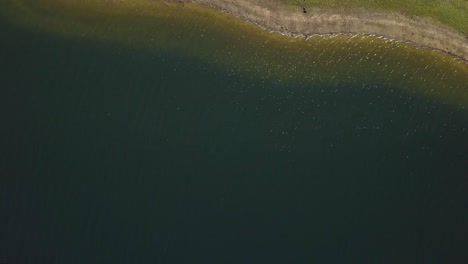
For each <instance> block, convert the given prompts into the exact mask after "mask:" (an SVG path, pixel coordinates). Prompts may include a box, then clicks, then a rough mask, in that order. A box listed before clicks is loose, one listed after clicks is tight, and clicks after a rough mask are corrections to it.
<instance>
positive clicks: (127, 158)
mask: <svg viewBox="0 0 468 264" xmlns="http://www.w3.org/2000/svg"><path fill="white" fill-rule="evenodd" d="M0 34H1V36H2V41H1V42H0V58H1V64H0V67H1V72H0V82H1V87H2V88H1V96H0V110H1V111H0V113H1V114H0V117H1V124H2V125H1V129H0V133H1V139H0V140H1V141H0V143H1V148H0V157H1V160H0V174H1V176H0V191H1V192H0V244H1V247H0V263H310V262H313V263H314V262H316V263H352V262H356V263H463V262H464V261H466V260H468V258H467V256H468V254H467V253H466V245H467V242H468V236H467V235H468V232H467V231H468V229H467V228H466V223H467V221H468V213H467V212H468V211H467V209H468V208H467V205H468V195H467V194H466V189H467V187H468V178H467V177H468V151H467V150H468V131H467V128H468V112H467V111H466V110H463V109H459V108H455V107H451V106H450V105H446V104H444V103H443V102H440V101H438V102H436V101H431V100H430V99H427V98H424V97H420V96H418V94H417V93H414V94H412V93H408V92H405V93H404V94H403V93H399V91H400V90H399V89H397V88H398V87H391V85H390V87H389V86H388V84H386V85H385V86H382V87H367V86H366V85H363V83H360V82H358V81H357V82H355V84H354V85H346V86H344V85H339V84H338V85H330V86H329V87H328V86H323V87H314V86H313V84H307V85H302V86H300V85H292V84H288V85H286V84H285V85H281V84H278V83H277V82H275V81H274V80H271V81H268V80H261V81H260V80H258V79H255V78H254V77H246V76H242V75H236V74H232V71H231V69H220V68H216V67H213V66H211V65H209V64H205V63H203V62H200V61H195V60H191V59H189V58H186V57H181V56H177V55H176V54H154V53H151V54H149V53H144V52H141V51H134V50H131V49H121V48H116V47H108V46H104V45H102V46H99V45H96V44H92V43H86V42H79V41H77V40H74V41H71V40H64V39H60V38H53V37H48V36H44V35H35V34H33V33H28V32H23V31H21V30H19V29H16V28H13V27H10V26H7V25H3V26H2V27H1V32H0ZM383 78H384V77H383ZM385 80H386V83H388V80H387V78H386V77H385ZM349 83H351V82H349ZM396 83H397V82H396ZM393 88H395V89H393ZM390 91H391V92H390Z"/></svg>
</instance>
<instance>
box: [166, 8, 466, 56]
mask: <svg viewBox="0 0 468 264" xmlns="http://www.w3.org/2000/svg"><path fill="white" fill-rule="evenodd" d="M166 1H167V2H181V3H196V4H203V5H207V6H211V7H214V8H216V9H219V10H222V11H224V12H226V13H229V14H232V15H234V16H236V17H239V18H241V19H244V20H247V21H249V22H252V23H255V24H257V25H258V26H260V27H262V28H264V29H266V30H269V31H273V32H278V33H281V34H284V35H287V36H291V37H306V38H307V37H310V36H313V35H327V34H331V35H333V34H365V35H378V36H382V37H386V38H389V39H394V40H399V41H405V42H410V43H412V44H415V45H418V46H423V47H427V48H432V49H436V50H440V51H443V52H446V53H449V54H451V55H452V56H455V57H459V58H461V59H463V60H464V61H465V62H467V61H468V36H465V35H464V34H462V33H460V32H458V31H456V30H454V29H452V28H450V27H448V26H445V25H443V24H441V23H439V22H436V21H434V20H432V19H430V18H419V17H414V18H413V17H407V16H404V15H402V14H399V13H395V12H382V11H375V10H368V9H353V10H324V9H319V8H311V9H307V12H306V13H304V9H303V7H300V6H289V5H285V4H281V3H279V2H278V1H266V0H187V1H181V0H166Z"/></svg>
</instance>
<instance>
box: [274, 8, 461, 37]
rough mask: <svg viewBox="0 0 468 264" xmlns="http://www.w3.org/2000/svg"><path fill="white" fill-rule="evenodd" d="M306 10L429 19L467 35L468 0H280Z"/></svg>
mask: <svg viewBox="0 0 468 264" xmlns="http://www.w3.org/2000/svg"><path fill="white" fill-rule="evenodd" d="M280 1H282V2H285V3H287V4H293V5H299V6H305V7H306V8H311V7H320V8H372V9H380V10H390V11H397V12H400V13H402V14H405V15H407V16H420V17H431V18H433V19H435V20H437V21H440V22H442V23H444V24H446V25H449V26H451V27H453V28H455V29H457V30H458V31H460V32H462V33H464V34H465V35H468V0H280Z"/></svg>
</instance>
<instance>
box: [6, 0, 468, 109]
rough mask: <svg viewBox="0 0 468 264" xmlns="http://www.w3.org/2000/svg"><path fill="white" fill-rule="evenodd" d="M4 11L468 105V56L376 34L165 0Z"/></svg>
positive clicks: (241, 70)
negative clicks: (298, 26) (303, 28)
mask: <svg viewBox="0 0 468 264" xmlns="http://www.w3.org/2000/svg"><path fill="white" fill-rule="evenodd" d="M0 3H1V4H0V5H1V11H0V14H1V16H2V18H3V19H6V20H7V21H10V22H12V23H15V24H18V25H21V26H22V27H24V28H27V29H29V30H34V31H37V32H41V33H46V34H53V35H60V36H62V37H66V38H70V39H83V40H85V41H97V42H102V43H105V44H106V45H110V44H112V45H121V46H126V47H131V48H136V49H141V50H144V51H146V52H153V53H172V54H178V55H182V56H188V57H192V58H195V59H199V60H201V61H204V62H207V63H209V64H212V65H214V66H217V67H221V68H223V69H225V70H226V71H228V72H232V73H233V74H243V75H249V76H253V77H255V78H258V79H260V80H262V81H264V82H265V83H270V84H275V85H281V86H286V85H287V84H288V83H300V84H303V85H302V87H310V89H316V87H330V89H334V88H333V87H346V86H347V85H360V86H362V87H363V89H387V90H388V92H394V91H395V90H398V91H399V92H403V93H411V94H413V93H414V94H419V95H421V96H426V97H428V98H432V99H434V100H439V101H441V102H446V103H448V104H451V105H453V106H456V107H462V108H465V107H468V64H466V63H465V62H463V61H461V60H459V59H456V58H453V57H451V56H448V55H447V54H444V53H441V52H437V51H433V50H429V49H425V48H419V47H416V46H414V45H411V44H408V43H401V42H397V41H392V40H388V39H385V38H382V37H376V36H362V35H334V36H313V37H311V38H309V39H305V38H302V37H298V38H291V37H286V36H282V35H280V34H277V33H270V32H268V31H266V30H263V29H261V28H259V27H257V26H255V25H253V24H250V23H247V22H245V21H243V20H241V19H239V18H235V17H233V16H230V15H228V14H226V13H223V12H220V11H217V10H215V9H212V8H207V7H203V6H200V5H195V4H177V3H165V2H163V1H147V0H132V1H64V0H46V1H41V2H40V3H39V2H37V1H29V0H23V1H8V0H1V1H0Z"/></svg>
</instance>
